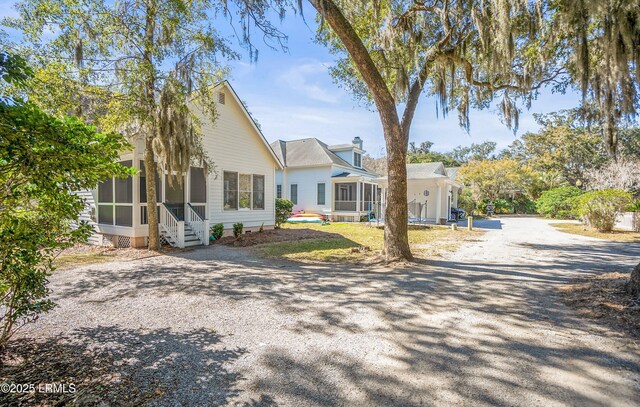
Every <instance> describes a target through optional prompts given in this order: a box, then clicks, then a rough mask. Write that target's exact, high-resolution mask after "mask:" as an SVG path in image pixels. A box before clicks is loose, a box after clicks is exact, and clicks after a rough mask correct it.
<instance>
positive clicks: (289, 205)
mask: <svg viewBox="0 0 640 407" xmlns="http://www.w3.org/2000/svg"><path fill="white" fill-rule="evenodd" d="M292 213H293V202H291V201H290V200H288V199H284V198H277V199H276V225H275V228H276V229H279V228H280V225H282V224H283V223H284V222H285V221H286V220H287V219H289V217H290V216H291V214H292Z"/></svg>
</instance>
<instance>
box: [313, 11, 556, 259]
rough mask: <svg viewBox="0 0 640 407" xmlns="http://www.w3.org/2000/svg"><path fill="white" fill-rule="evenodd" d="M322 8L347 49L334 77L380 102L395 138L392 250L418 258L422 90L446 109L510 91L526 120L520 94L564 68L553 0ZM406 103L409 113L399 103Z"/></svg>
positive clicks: (465, 121) (506, 101)
mask: <svg viewBox="0 0 640 407" xmlns="http://www.w3.org/2000/svg"><path fill="white" fill-rule="evenodd" d="M309 1H310V3H311V4H312V5H313V7H314V8H315V9H316V10H317V13H318V15H319V18H320V22H321V24H320V31H319V34H318V38H319V39H320V41H322V42H323V43H325V44H326V45H327V46H328V47H329V48H330V49H331V50H332V51H333V52H334V53H336V54H337V55H339V56H340V59H339V60H338V62H337V64H336V66H335V67H334V68H333V69H332V74H333V75H334V77H335V78H336V79H337V80H338V81H339V82H341V83H342V84H343V85H344V86H346V87H347V88H348V89H350V90H351V91H352V92H353V93H354V94H355V95H356V96H357V97H359V98H361V99H363V100H366V101H370V102H372V103H373V104H374V105H375V107H376V109H377V111H378V113H379V116H380V120H381V123H382V128H383V132H384V137H385V142H386V148H387V168H388V180H389V188H388V191H387V206H386V212H385V238H384V254H385V256H386V258H387V260H396V259H411V258H412V255H411V251H410V249H409V243H408V238H407V220H408V214H407V180H406V175H407V174H406V166H405V164H406V154H407V144H408V141H409V133H410V129H411V123H412V121H413V118H414V115H415V112H416V106H417V105H418V102H419V100H420V98H421V96H422V95H423V93H426V94H430V95H432V94H435V95H436V100H437V108H438V109H439V110H440V111H441V112H442V113H443V114H446V113H447V112H448V111H449V110H451V109H453V108H456V109H457V110H458V116H459V120H460V124H461V125H462V126H463V127H464V128H466V129H468V128H469V125H470V124H469V109H470V108H471V107H479V108H483V107H487V106H488V105H489V104H490V102H491V101H492V100H493V99H494V98H496V97H499V98H501V102H500V111H501V113H502V116H503V119H504V121H505V122H506V123H507V124H508V125H510V126H512V127H514V128H517V125H518V109H517V107H516V100H517V99H518V98H525V100H526V101H527V102H528V101H530V100H531V97H533V96H534V95H535V93H534V91H535V90H536V89H538V88H539V87H540V86H542V84H544V83H546V82H549V81H553V80H555V79H556V78H558V77H559V75H561V73H562V72H563V68H562V67H561V64H558V63H557V62H559V61H560V60H561V58H559V53H560V48H558V47H556V43H555V42H553V41H547V39H549V38H550V37H551V32H550V31H549V25H548V22H549V20H548V18H547V15H548V13H549V12H550V11H549V10H548V9H547V8H546V6H545V3H544V2H530V1H527V0H514V1H507V0H493V1H488V0H426V1H421V0H393V1H391V0H376V1H358V2H353V1H348V0H309ZM400 110H401V113H400Z"/></svg>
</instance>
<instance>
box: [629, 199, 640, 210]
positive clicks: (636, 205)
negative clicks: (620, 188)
mask: <svg viewBox="0 0 640 407" xmlns="http://www.w3.org/2000/svg"><path fill="white" fill-rule="evenodd" d="M627 211H629V212H640V201H635V202H633V203H632V204H631V205H629V207H628V208H627Z"/></svg>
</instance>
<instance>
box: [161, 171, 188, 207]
mask: <svg viewBox="0 0 640 407" xmlns="http://www.w3.org/2000/svg"><path fill="white" fill-rule="evenodd" d="M165 177H166V181H165V185H166V186H167V192H166V201H167V202H168V203H176V204H179V203H184V177H182V176H179V175H166V176H165Z"/></svg>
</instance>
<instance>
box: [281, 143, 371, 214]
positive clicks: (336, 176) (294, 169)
mask: <svg viewBox="0 0 640 407" xmlns="http://www.w3.org/2000/svg"><path fill="white" fill-rule="evenodd" d="M271 147H272V148H273V151H275V153H276V155H277V156H278V158H279V159H280V161H281V162H282V163H283V164H284V169H283V170H282V171H277V172H276V196H277V197H280V198H287V199H290V200H291V201H292V202H293V204H294V207H293V211H294V213H297V212H301V211H304V212H307V213H319V214H324V215H326V216H328V217H329V218H330V219H331V220H333V221H336V222H337V221H360V219H361V218H362V216H369V215H370V214H371V213H373V215H374V216H376V217H377V216H380V214H381V202H382V199H383V191H382V188H380V187H379V186H378V185H377V183H376V182H375V179H376V177H377V175H376V174H375V173H373V172H371V171H368V170H367V169H366V168H364V167H363V166H362V157H363V155H364V153H365V151H364V150H363V149H362V140H361V139H360V137H356V138H354V139H353V142H352V143H351V144H339V145H334V146H329V145H327V144H325V143H323V142H321V141H320V140H318V139H316V138H306V139H302V140H293V141H282V140H278V141H276V142H274V143H272V144H271Z"/></svg>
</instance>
